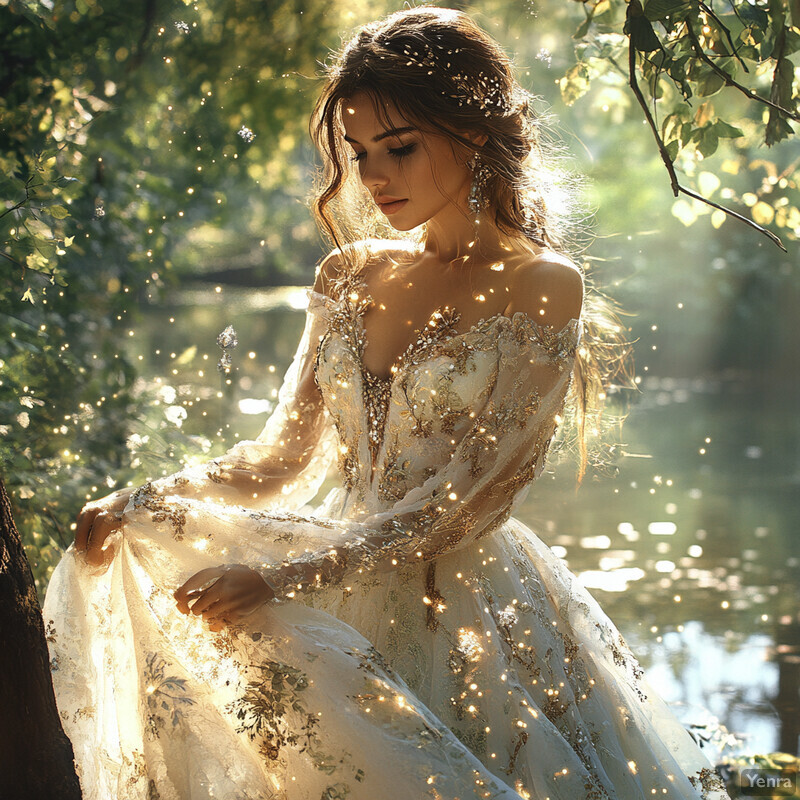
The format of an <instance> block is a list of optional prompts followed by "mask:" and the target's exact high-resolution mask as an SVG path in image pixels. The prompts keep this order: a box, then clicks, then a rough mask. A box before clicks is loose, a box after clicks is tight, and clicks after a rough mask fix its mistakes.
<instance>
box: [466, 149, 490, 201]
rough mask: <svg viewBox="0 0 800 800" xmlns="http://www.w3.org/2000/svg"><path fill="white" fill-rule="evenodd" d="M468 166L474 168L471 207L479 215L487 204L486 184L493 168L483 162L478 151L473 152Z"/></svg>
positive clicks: (470, 197)
mask: <svg viewBox="0 0 800 800" xmlns="http://www.w3.org/2000/svg"><path fill="white" fill-rule="evenodd" d="M467 166H468V167H469V168H470V169H471V170H472V185H471V186H470V189H469V200H468V202H469V208H470V211H472V213H473V214H475V216H477V215H478V214H480V212H481V211H483V209H484V208H486V206H487V200H486V184H487V183H488V181H489V177H490V175H491V170H490V168H489V167H488V166H487V165H486V164H484V163H483V160H482V159H481V157H480V155H479V154H478V153H473V154H472V158H471V159H470V160H469V162H468V163H467Z"/></svg>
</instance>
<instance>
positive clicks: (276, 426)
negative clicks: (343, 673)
mask: <svg viewBox="0 0 800 800" xmlns="http://www.w3.org/2000/svg"><path fill="white" fill-rule="evenodd" d="M339 264H340V260H339V253H338V251H333V252H332V253H331V254H329V255H328V256H327V257H326V258H325V259H324V260H323V261H322V263H321V264H320V266H319V268H318V270H317V274H316V278H315V282H314V291H315V292H317V293H318V294H319V295H326V296H330V294H329V293H330V291H331V285H332V281H333V280H334V279H335V277H336V276H337V275H338V272H339V268H340V267H339ZM319 311H320V309H315V308H313V307H309V310H308V313H307V316H306V324H305V328H304V331H303V335H302V337H301V340H300V343H299V345H298V348H297V352H296V353H295V356H294V359H293V361H292V364H291V365H290V367H289V369H288V370H287V372H286V375H285V377H284V381H283V384H282V386H281V389H280V391H279V394H278V403H277V405H276V407H275V410H274V411H273V413H272V414H271V415H270V418H269V419H268V420H267V423H266V425H265V427H264V430H263V431H262V433H261V434H260V435H259V437H258V438H257V439H256V440H255V441H252V442H240V443H238V444H237V445H235V446H234V447H233V448H231V450H229V451H228V452H227V453H225V454H224V455H222V456H220V457H218V458H215V459H213V460H211V461H209V462H208V463H206V464H204V465H201V466H199V467H193V468H187V469H184V470H181V471H180V472H177V473H175V474H174V475H170V476H168V477H165V478H161V479H158V480H156V481H153V482H152V484H151V485H150V487H149V491H155V492H157V493H158V494H161V495H164V496H171V495H176V496H179V497H187V498H189V497H191V498H200V499H207V500H215V501H221V502H223V503H227V504H230V505H242V506H246V507H249V508H254V509H258V508H266V507H269V506H271V505H274V504H278V505H280V504H281V503H282V502H285V503H290V504H302V503H299V499H302V500H303V502H307V500H308V499H310V498H306V497H305V495H307V494H308V493H311V494H312V495H313V494H315V493H316V488H318V485H319V483H320V482H321V480H322V479H323V478H324V472H325V471H326V470H327V465H328V463H329V462H330V459H331V452H332V448H330V447H328V446H325V443H324V442H323V441H322V439H323V435H324V434H325V433H326V430H327V429H328V428H329V425H328V420H327V415H326V413H325V412H324V408H323V403H322V396H321V394H320V391H319V387H318V386H317V383H316V378H315V371H314V369H315V363H316V356H317V348H318V345H319V340H320V338H321V337H322V336H323V335H324V333H325V330H326V329H327V323H326V320H325V319H324V317H323V316H322V315H321V314H320V313H319ZM328 434H329V435H330V432H329V431H328ZM322 451H324V452H322ZM315 487H316V488H315ZM134 491H135V490H133V489H124V490H121V491H118V492H114V493H113V494H111V495H109V496H108V497H105V498H103V499H101V500H97V501H94V502H92V503H89V504H87V505H86V506H85V507H84V508H83V510H82V511H81V513H80V514H79V516H78V522H77V529H76V534H75V548H76V550H78V551H83V550H86V557H87V560H88V561H89V562H90V563H92V564H100V563H102V561H103V549H102V548H103V544H104V542H105V540H106V538H107V537H108V536H109V535H110V534H111V533H112V532H113V531H115V530H117V529H118V528H119V527H120V526H121V523H122V516H123V511H124V509H125V507H126V505H127V504H128V501H129V499H130V496H131V494H132V492H134ZM301 496H302V497H301Z"/></svg>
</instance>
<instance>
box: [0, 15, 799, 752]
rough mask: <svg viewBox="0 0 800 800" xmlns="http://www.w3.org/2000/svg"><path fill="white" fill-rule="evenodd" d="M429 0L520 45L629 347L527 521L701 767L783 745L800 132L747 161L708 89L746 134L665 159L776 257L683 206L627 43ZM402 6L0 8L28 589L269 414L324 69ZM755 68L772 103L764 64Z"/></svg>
mask: <svg viewBox="0 0 800 800" xmlns="http://www.w3.org/2000/svg"><path fill="white" fill-rule="evenodd" d="M445 5H449V6H453V7H458V8H462V9H463V10H466V11H468V12H469V13H471V14H473V15H474V16H475V18H476V20H477V21H478V22H479V24H481V25H482V26H483V27H484V28H486V29H487V30H488V31H489V32H490V33H491V34H493V35H494V36H495V37H496V38H498V39H499V40H500V42H501V43H502V44H503V45H504V46H505V47H506V48H507V50H509V51H510V52H512V53H513V54H514V56H515V63H516V66H517V69H518V75H519V78H520V80H521V82H522V83H523V85H524V86H525V87H526V88H527V89H529V90H530V91H532V92H534V93H535V94H536V95H537V96H538V97H539V100H538V101H537V105H538V106H539V108H540V109H541V110H542V111H547V110H548V109H549V111H550V112H552V114H554V115H555V117H556V118H557V121H556V122H555V123H554V125H553V126H552V129H551V133H552V135H553V136H557V137H559V138H560V140H561V142H562V144H563V147H564V149H565V151H566V152H568V153H569V154H570V161H569V164H568V166H569V167H570V168H572V169H574V170H577V171H578V172H580V173H583V174H584V175H586V176H587V181H586V184H585V187H584V190H583V193H584V201H585V206H586V208H587V213H586V222H585V229H586V236H587V237H591V244H590V246H589V247H588V249H585V250H584V251H582V252H581V253H579V254H578V258H579V259H580V260H581V261H582V262H583V263H585V264H586V266H587V268H588V269H589V270H590V271H591V274H592V275H593V277H594V280H595V282H596V283H597V284H598V285H600V286H601V287H602V288H603V289H604V291H606V292H607V293H608V294H610V295H611V296H612V297H614V298H615V299H616V300H617V301H618V302H619V303H620V304H621V306H622V308H623V309H624V310H625V312H626V316H625V318H624V319H625V322H626V324H628V325H629V326H630V329H631V338H632V339H633V340H635V342H636V344H635V370H636V375H637V385H638V390H639V391H637V392H632V391H627V392H618V393H616V394H615V395H614V396H613V397H612V410H613V411H615V412H620V413H627V419H626V420H625V422H624V424H623V425H622V426H621V427H619V428H618V429H616V430H615V431H614V432H613V433H612V437H611V441H610V442H609V445H608V447H607V457H606V458H605V460H604V461H605V463H603V464H602V465H599V466H598V467H597V468H595V469H593V470H591V471H590V472H589V474H587V477H586V478H585V479H584V481H583V484H582V486H581V487H580V489H578V490H577V491H576V481H575V470H576V461H575V458H574V457H571V456H570V455H569V454H568V453H563V454H559V455H558V457H556V458H554V459H553V461H552V463H551V465H550V466H549V468H548V471H547V472H546V473H545V474H544V475H543V476H542V478H541V479H540V481H539V482H538V483H537V484H536V485H535V486H534V487H533V489H532V490H531V492H530V494H529V496H528V498H527V500H526V501H525V504H524V506H523V507H522V509H521V511H520V513H519V514H518V516H519V517H520V518H521V519H523V520H524V521H525V522H526V523H527V524H529V525H530V526H531V527H532V528H533V529H534V530H536V531H537V532H538V533H539V535H540V536H541V537H542V538H543V539H544V541H546V542H547V543H548V544H549V545H550V546H551V547H553V549H554V550H555V552H556V553H557V554H558V555H559V556H561V557H562V558H563V559H564V560H565V562H566V563H567V565H568V566H569V568H570V569H571V570H572V571H573V572H575V573H576V574H577V575H579V576H580V578H581V580H582V582H583V583H584V584H585V585H586V586H587V587H589V589H590V591H591V592H592V594H593V595H594V596H595V597H596V598H597V600H598V601H599V602H600V604H601V606H602V607H603V608H604V609H605V611H606V613H607V614H608V615H609V617H610V618H611V619H612V620H613V621H614V623H615V624H616V625H617V626H618V627H619V629H620V630H621V632H622V633H623V635H624V636H625V638H626V639H627V641H628V643H629V644H630V645H631V647H632V649H633V650H634V652H635V653H636V654H637V656H638V657H639V659H640V661H641V663H642V666H643V667H644V668H645V670H646V676H647V678H648V680H649V681H650V683H651V684H652V685H653V686H654V688H655V689H656V690H657V691H658V692H659V693H661V694H662V695H663V696H664V697H665V699H667V700H668V701H669V702H671V703H673V707H674V708H675V709H676V712H677V713H678V714H679V716H681V718H682V719H683V720H684V721H685V723H686V724H687V725H692V726H694V727H693V730H694V731H695V733H696V734H697V735H698V737H700V738H701V739H703V740H704V741H706V742H707V747H708V748H709V750H710V752H724V753H736V752H743V753H754V752H760V753H766V752H770V751H775V750H782V751H784V752H788V753H797V743H798V734H800V713H798V685H799V684H800V617H798V608H799V606H798V599H800V597H799V595H800V582H799V581H798V576H800V548H798V544H797V543H798V526H800V441H798V439H799V438H800V424H799V423H798V400H800V380H799V379H798V366H800V359H798V349H799V348H800V344H799V341H800V337H799V336H798V333H800V331H798V325H797V312H796V309H797V308H798V299H800V298H799V297H798V294H799V291H798V287H799V286H800V283H799V282H798V269H799V268H800V259H799V258H798V255H799V250H798V246H797V238H798V233H800V213H798V212H797V170H798V151H797V142H796V140H795V139H793V137H792V136H791V135H790V136H788V137H787V138H785V139H784V140H783V141H780V142H778V143H776V144H775V145H774V146H773V147H771V148H769V149H766V148H764V147H763V146H760V144H759V140H758V136H759V132H758V130H757V129H758V128H759V126H761V124H762V110H761V109H760V108H758V107H756V108H751V107H750V106H748V103H747V100H746V98H743V97H742V96H741V94H736V93H732V94H724V95H719V96H718V97H717V98H715V102H716V103H717V113H718V114H719V115H720V118H722V117H723V115H724V119H725V120H728V122H732V123H735V124H736V125H737V126H738V127H739V128H740V133H742V137H741V138H737V137H733V136H732V135H731V134H728V135H727V136H726V135H725V134H724V133H720V135H719V137H717V135H716V134H714V137H713V138H714V141H713V146H712V144H711V143H710V142H709V136H710V134H709V135H708V136H706V138H705V139H699V140H698V141H697V142H696V145H697V146H696V147H695V146H690V147H688V148H687V152H686V153H685V157H683V156H681V159H682V160H681V159H679V162H680V168H681V170H682V179H683V180H685V181H686V183H687V185H691V186H693V187H695V188H696V189H697V190H698V191H701V192H702V193H703V194H705V195H706V196H710V197H712V198H713V199H715V200H716V201H718V202H721V203H724V204H727V205H730V206H731V207H733V208H736V209H737V210H738V211H739V212H740V213H744V214H745V215H746V216H748V217H751V218H754V219H756V221H758V222H759V223H760V224H762V225H765V226H767V227H769V228H770V229H771V230H773V231H774V232H775V233H776V234H777V235H779V236H781V238H782V239H783V241H784V245H785V246H786V249H787V251H788V252H783V251H782V250H780V249H779V248H778V247H776V246H775V245H774V244H772V243H771V242H770V241H769V240H768V239H767V238H766V237H765V236H763V235H761V234H759V233H758V232H757V231H755V230H753V229H752V228H748V227H746V226H745V225H743V224H741V223H738V222H736V221H734V220H732V219H730V218H726V217H725V215H724V214H723V213H722V212H719V211H714V210H713V209H711V208H710V207H708V206H706V205H703V204H702V203H700V202H698V201H692V200H690V199H686V198H684V199H679V200H676V199H675V198H674V196H673V194H672V191H671V190H670V184H669V178H668V175H667V173H666V171H665V169H664V165H663V164H662V163H661V160H660V158H659V155H658V151H657V149H656V147H655V144H654V141H653V137H652V134H651V133H650V131H649V129H648V127H647V126H646V125H645V124H643V118H642V112H641V109H640V108H639V106H638V105H637V104H636V102H635V99H634V97H633V95H632V94H631V92H630V89H629V87H628V86H627V78H626V75H625V71H624V69H623V68H620V66H619V62H618V60H617V57H616V56H617V54H616V53H615V51H614V47H617V48H619V46H620V42H619V40H617V41H616V43H615V41H614V40H613V38H608V40H607V41H605V42H604V40H602V39H600V40H596V41H595V42H594V44H593V47H594V48H595V49H594V50H592V51H591V52H585V51H582V50H581V47H583V46H584V45H585V41H584V39H583V38H582V35H581V33H580V30H579V28H580V26H581V25H582V23H585V20H586V6H587V4H584V3H579V2H564V0H540V1H538V2H533V1H532V0H528V2H519V0H505V1H503V0H486V1H485V2H476V3H448V4H445ZM590 5H593V8H594V10H595V13H597V14H598V16H600V14H602V13H603V11H604V10H603V9H602V8H600V7H601V6H602V3H594V4H590ZM606 5H608V6H609V7H610V6H611V5H612V4H610V3H608V2H606ZM399 7H400V5H399V4H398V3H396V2H395V3H389V2H384V1H383V0H379V1H378V2H375V1H374V0H371V2H369V3H367V2H362V0H347V2H344V0H270V2H269V3H265V2H258V1H257V0H237V2H233V1H232V0H213V1H212V2H207V3H204V4H199V3H198V4H195V3H192V2H161V3H157V2H155V0H148V2H145V3H142V4H123V3H120V2H118V1H116V0H115V1H113V2H112V0H74V2H65V3H55V4H52V3H47V2H42V3H38V2H37V3H34V2H30V3H26V2H16V3H11V4H9V3H7V2H3V3H0V54H1V55H0V67H1V69H0V98H1V99H0V174H2V175H3V177H2V178H0V187H2V194H1V195H0V201H2V202H3V203H4V206H0V238H1V239H2V241H3V243H4V244H3V252H2V254H1V255H2V256H3V258H0V275H1V276H2V285H1V286H0V302H1V303H2V306H1V307H0V328H1V329H2V337H1V338H2V341H0V437H1V438H2V445H0V459H1V460H0V470H2V475H3V479H4V481H5V482H6V486H7V488H8V490H9V493H10V495H11V498H12V503H13V506H14V510H15V516H16V519H17V523H18V526H19V528H20V531H21V533H22V535H23V539H24V541H25V545H26V549H27V553H28V557H29V560H30V562H31V565H32V567H33V570H34V573H35V576H36V581H37V587H38V589H39V592H40V594H41V595H42V596H43V594H44V590H45V588H46V584H47V580H48V577H49V575H50V573H51V572H52V569H53V567H54V566H55V564H56V563H57V562H58V560H59V558H60V556H61V553H62V552H63V549H64V548H65V547H67V546H68V544H69V543H70V541H71V540H72V536H73V520H74V518H75V515H76V514H77V512H78V510H79V509H80V507H81V506H82V504H83V503H85V502H86V501H87V500H90V499H92V498H97V497H101V496H103V495H105V494H107V493H109V492H110V491H112V490H113V489H115V488H118V487H120V486H125V485H128V484H133V485H138V484H140V483H142V482H144V480H146V479H147V478H148V477H155V476H159V475H162V474H168V473H170V472H173V471H175V470H176V469H177V468H179V467H180V464H181V461H197V460H205V459H207V458H209V457H211V456H213V455H217V454H219V453H221V452H223V451H224V450H225V449H226V448H227V447H229V446H230V445H231V444H233V443H234V442H235V441H236V440H237V439H244V438H252V437H254V436H256V435H257V434H258V432H259V430H260V429H261V427H262V426H263V424H264V421H265V419H266V417H267V415H268V414H269V412H270V410H271V408H272V407H273V404H274V401H275V397H276V393H277V389H278V387H279V386H280V383H281V378H282V376H283V373H284V371H285V369H286V367H287V366H288V364H289V361H290V360H291V357H292V355H293V354H294V350H295V348H296V345H297V342H298V339H299V336H300V333H301V331H302V327H303V305H304V295H303V292H302V287H304V286H307V285H309V284H310V283H311V282H312V280H313V277H314V269H315V266H316V264H317V263H318V262H319V260H320V258H321V257H322V255H324V252H325V249H324V243H323V241H322V239H321V237H320V236H319V234H318V232H317V231H316V228H315V226H314V223H313V220H312V217H311V213H310V211H309V206H308V198H309V193H310V189H311V186H312V182H313V176H314V171H315V169H316V168H317V166H318V160H317V157H316V156H315V154H314V152H313V151H312V148H311V145H310V142H309V139H308V135H307V121H308V115H309V112H310V110H311V107H312V105H313V101H314V98H315V96H316V93H317V92H318V91H319V87H320V81H321V74H322V64H323V63H324V62H325V61H326V59H329V52H330V50H331V49H336V48H338V47H339V46H340V45H341V43H342V37H346V36H347V34H348V33H349V32H350V31H351V30H352V29H353V28H354V27H356V26H357V25H359V24H362V23H364V22H366V21H368V20H371V19H374V18H375V17H377V16H379V15H381V14H383V13H385V12H387V11H392V10H396V9H397V8H399ZM622 7H623V11H622V13H623V14H624V4H622ZM605 11H606V12H607V13H608V14H610V15H613V14H614V13H618V10H617V11H616V12H615V9H614V8H611V7H610V8H609V9H605ZM610 27H613V25H611V24H610ZM618 27H619V34H618V39H619V37H620V36H621V24H620V25H619V26H618ZM793 30H797V29H796V28H795V29H793ZM584 35H585V31H584ZM603 47H607V48H608V51H607V52H605V53H604V52H603V50H602V48H603ZM598 48H600V49H598ZM795 60H796V59H795ZM624 66H625V65H624V60H623V62H622V67H624ZM751 78H752V80H753V81H754V82H755V83H754V85H756V86H760V88H761V89H762V93H766V94H767V95H769V92H770V79H771V75H770V74H767V72H766V71H763V70H762V72H761V73H760V74H758V73H755V74H753V75H752V76H751ZM759 81H761V84H759ZM790 85H791V79H790ZM719 88H721V87H717V89H716V90H715V91H717V90H718V89H719ZM704 102H705V103H706V105H707V101H705V100H704V98H702V97H700V98H695V104H694V106H693V107H692V112H691V113H692V114H693V115H695V116H694V118H693V119H694V122H695V123H697V119H698V118H697V114H700V113H706V111H707V110H708V109H707V108H706V109H705V111H704V110H703V108H704V107H703V103H704ZM721 130H722V129H721V128H717V132H718V133H719V132H720V131H721ZM790 132H791V129H790ZM762 138H763V137H762ZM676 163H678V162H676ZM778 195H780V197H778ZM781 198H788V199H786V202H783V201H782V199H781ZM3 209H4V210H3ZM26 210H32V213H23V212H26ZM228 325H232V326H233V327H234V328H235V330H236V334H237V338H238V346H237V347H236V348H234V349H233V350H231V351H229V352H230V355H231V362H232V369H231V372H230V373H229V374H226V373H224V372H221V371H220V370H218V368H217V362H218V360H219V358H220V356H221V355H222V351H221V350H220V348H219V347H218V346H217V344H216V338H217V335H218V334H219V332H220V331H222V330H223V329H224V328H225V327H226V326H228ZM332 479H333V478H332ZM328 485H330V484H328ZM325 488H327V486H326V487H325Z"/></svg>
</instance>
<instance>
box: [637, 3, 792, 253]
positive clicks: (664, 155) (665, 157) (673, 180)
mask: <svg viewBox="0 0 800 800" xmlns="http://www.w3.org/2000/svg"><path fill="white" fill-rule="evenodd" d="M630 13H631V6H628V14H630ZM628 81H629V85H630V87H631V90H632V91H633V93H634V95H635V96H636V100H637V102H638V103H639V105H640V106H641V109H642V111H643V112H644V115H645V119H646V120H647V124H648V125H649V126H650V130H651V131H652V132H653V136H654V137H655V140H656V144H657V145H658V152H659V154H660V155H661V160H662V161H663V162H664V166H665V167H666V169H667V173H668V174H669V179H670V184H671V186H672V193H673V194H674V195H675V197H677V196H678V194H680V193H681V192H682V193H683V194H685V195H688V196H689V197H693V198H694V199H696V200H700V201H701V202H702V203H705V204H706V205H709V206H711V207H712V208H716V209H719V210H720V211H723V212H724V213H725V214H728V215H729V216H731V217H734V218H736V219H738V220H739V221H740V222H744V223H745V224H746V225H749V226H750V227H751V228H755V230H757V231H759V232H760V233H763V234H764V236H766V237H767V238H768V239H770V240H771V241H772V242H773V243H774V244H776V245H777V246H778V247H780V249H781V250H783V252H784V253H785V252H787V251H786V247H785V246H784V244H783V242H782V241H781V240H780V239H779V238H778V237H777V236H776V235H775V234H774V233H772V231H768V230H767V229H766V228H762V227H761V225H759V224H758V223H756V222H753V220H751V219H748V218H747V217H744V216H742V215H741V214H738V213H737V212H736V211H733V210H732V209H730V208H725V206H721V205H719V204H718V203H715V202H714V201H713V200H709V199H708V198H707V197H703V195H701V194H698V193H697V192H694V191H692V190H691V189H687V188H685V187H684V186H681V184H680V182H679V181H678V176H677V174H676V172H675V167H674V165H673V163H672V159H671V158H670V157H669V153H668V152H667V148H666V146H665V145H664V141H663V139H662V138H661V136H660V134H659V132H658V127H657V126H656V123H655V120H654V119H653V115H652V114H651V113H650V109H649V108H648V106H647V101H646V100H645V99H644V95H643V94H642V90H641V89H640V88H639V82H638V81H637V80H636V48H635V47H634V46H633V39H632V38H630V37H629V38H628Z"/></svg>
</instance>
